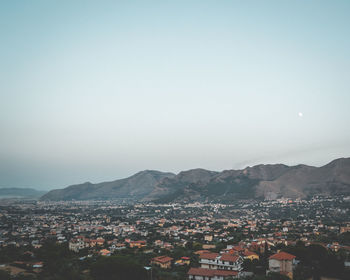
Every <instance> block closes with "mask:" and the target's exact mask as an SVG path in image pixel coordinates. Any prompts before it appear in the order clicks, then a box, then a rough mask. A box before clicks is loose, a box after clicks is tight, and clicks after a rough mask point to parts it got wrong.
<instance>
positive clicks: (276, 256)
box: [269, 252, 296, 261]
mask: <svg viewBox="0 0 350 280" xmlns="http://www.w3.org/2000/svg"><path fill="white" fill-rule="evenodd" d="M295 258H296V257H295V256H294V255H292V254H288V253H286V252H279V253H277V254H274V255H272V256H271V257H269V259H274V260H280V261H282V260H288V261H291V260H293V259H295Z"/></svg>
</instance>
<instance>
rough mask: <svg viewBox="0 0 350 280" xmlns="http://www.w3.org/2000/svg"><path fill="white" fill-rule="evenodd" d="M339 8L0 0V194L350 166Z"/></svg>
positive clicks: (343, 22) (348, 57)
mask: <svg viewBox="0 0 350 280" xmlns="http://www.w3.org/2000/svg"><path fill="white" fill-rule="evenodd" d="M349 9H350V3H349V2H348V1H336V2H334V1H220V3H217V2H216V1H147V2H145V1H103V2H102V3H101V2H100V1H34V2H33V1H25V2H18V1H3V2H2V4H1V9H0V25H1V29H0V35H1V38H2V43H1V44H0V60H1V65H0V81H1V82H0V97H1V102H0V114H1V118H0V132H1V137H0V144H1V145H0V186H1V187H35V188H38V189H52V188H62V187H65V186H67V185H70V184H74V183H81V182H85V181H91V182H101V181H110V180H115V179H118V178H123V177H127V176H130V175H132V174H134V173H136V172H138V171H140V170H145V169H154V170H160V171H169V172H179V171H181V170H187V169H191V168H196V167H201V168H206V169H210V170H217V171H221V170H224V169H232V168H235V169H238V168H244V167H246V166H247V165H254V164H258V163H285V164H289V165H293V164H299V163H304V164H309V165H316V166H321V165H324V164H326V163H328V162H330V161H331V160H333V159H335V158H339V157H348V156H349V155H350V146H349V143H350V130H349V119H350V110H349V104H350V95H349V90H350V83H349V77H350V75H349V71H348V69H349V63H350V54H349V51H348V50H349V49H350V36H349V31H348V26H350V18H349V16H348V15H349Z"/></svg>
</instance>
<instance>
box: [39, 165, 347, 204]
mask: <svg viewBox="0 0 350 280" xmlns="http://www.w3.org/2000/svg"><path fill="white" fill-rule="evenodd" d="M315 194H320V195H332V194H350V158H341V159H337V160H334V161H332V162H330V163H329V164H327V165H325V166H322V167H313V166H307V165H297V166H287V165H283V164H267V165H263V164H261V165H256V166H253V167H247V168H245V169H243V170H225V171H222V172H214V171H209V170H204V169H192V170H188V171H182V172H180V173H179V174H177V175H175V174H172V173H163V172H159V171H142V172H139V173H137V174H135V175H133V176H131V177H129V178H126V179H121V180H117V181H113V182H105V183H99V184H91V183H85V184H80V185H74V186H70V187H67V188H65V189H60V190H53V191H50V192H49V193H47V194H46V195H44V196H43V197H42V199H44V200H72V199H76V200H86V199H128V200H135V201H136V200H141V201H156V202H192V201H212V202H222V203H229V202H230V201H233V200H236V199H275V198H278V197H290V198H297V197H300V198H305V197H308V196H312V195H315Z"/></svg>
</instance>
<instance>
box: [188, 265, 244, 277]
mask: <svg viewBox="0 0 350 280" xmlns="http://www.w3.org/2000/svg"><path fill="white" fill-rule="evenodd" d="M187 274H188V275H194V276H206V277H214V276H236V275H237V274H238V272H237V271H233V270H217V269H208V268H201V267H191V268H190V270H189V271H188V272H187Z"/></svg>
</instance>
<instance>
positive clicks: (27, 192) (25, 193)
mask: <svg viewBox="0 0 350 280" xmlns="http://www.w3.org/2000/svg"><path fill="white" fill-rule="evenodd" d="M45 193H47V192H46V191H38V190H35V189H30V188H0V199H1V198H40V197H41V196H42V195H44V194H45Z"/></svg>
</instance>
